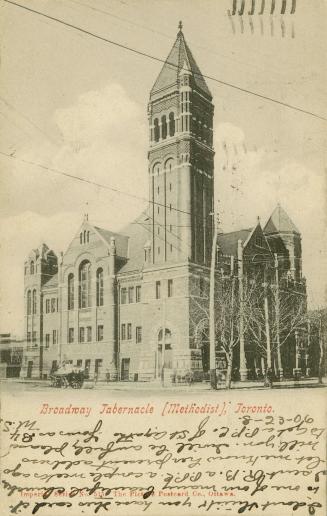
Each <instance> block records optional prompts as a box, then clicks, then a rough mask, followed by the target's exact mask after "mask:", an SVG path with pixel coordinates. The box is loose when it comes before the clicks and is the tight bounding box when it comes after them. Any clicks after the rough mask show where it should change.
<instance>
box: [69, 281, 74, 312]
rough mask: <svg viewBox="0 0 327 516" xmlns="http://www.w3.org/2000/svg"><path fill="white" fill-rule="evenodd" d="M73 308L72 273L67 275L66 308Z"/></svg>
mask: <svg viewBox="0 0 327 516" xmlns="http://www.w3.org/2000/svg"><path fill="white" fill-rule="evenodd" d="M73 308H74V274H73V273H70V274H69V275H68V310H73Z"/></svg>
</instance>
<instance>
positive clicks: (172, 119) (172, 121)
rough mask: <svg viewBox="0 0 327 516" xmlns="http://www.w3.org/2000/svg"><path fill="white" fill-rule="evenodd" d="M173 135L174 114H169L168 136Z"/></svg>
mask: <svg viewBox="0 0 327 516" xmlns="http://www.w3.org/2000/svg"><path fill="white" fill-rule="evenodd" d="M174 134H175V116H174V113H169V136H174Z"/></svg>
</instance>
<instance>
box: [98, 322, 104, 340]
mask: <svg viewBox="0 0 327 516" xmlns="http://www.w3.org/2000/svg"><path fill="white" fill-rule="evenodd" d="M98 340H103V325H102V324H99V326H98Z"/></svg>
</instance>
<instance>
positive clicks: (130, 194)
mask: <svg viewBox="0 0 327 516" xmlns="http://www.w3.org/2000/svg"><path fill="white" fill-rule="evenodd" d="M0 154H2V155H3V156H6V157H7V158H10V159H16V160H17V161H20V162H21V163H26V164H27V165H33V166H35V167H38V168H40V169H42V170H44V171H47V172H52V173H54V174H58V175H60V176H64V177H68V178H69V179H75V180H76V181H80V182H81V183H87V184H89V185H93V186H96V187H97V188H103V189H104V190H110V191H111V192H115V193H118V194H121V195H126V196H127V197H131V198H133V199H137V200H140V201H144V202H146V203H150V204H151V205H152V204H155V205H156V206H162V207H163V208H169V209H170V205H168V204H163V203H160V202H157V201H154V200H149V199H147V198H145V197H142V196H140V195H136V194H132V193H129V192H125V191H124V190H120V189H119V188H114V187H113V186H109V185H104V184H102V183H97V182H96V181H92V180H91V179H85V178H84V177H80V176H74V174H70V173H69V172H64V171H63V170H58V169H56V168H52V167H47V166H46V165H43V164H42V163H37V162H36V161H30V160H27V159H24V158H18V157H17V156H15V152H13V153H12V154H7V153H6V152H3V151H0ZM171 209H172V211H177V212H179V213H184V214H185V215H191V213H190V212H189V211H184V210H180V209H178V208H174V207H173V206H172V207H171Z"/></svg>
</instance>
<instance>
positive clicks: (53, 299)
mask: <svg viewBox="0 0 327 516" xmlns="http://www.w3.org/2000/svg"><path fill="white" fill-rule="evenodd" d="M56 306H57V302H56V298H55V297H53V298H52V299H51V312H55V311H56Z"/></svg>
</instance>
